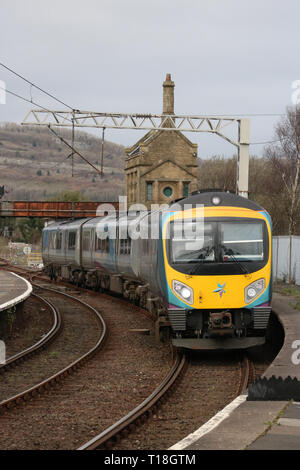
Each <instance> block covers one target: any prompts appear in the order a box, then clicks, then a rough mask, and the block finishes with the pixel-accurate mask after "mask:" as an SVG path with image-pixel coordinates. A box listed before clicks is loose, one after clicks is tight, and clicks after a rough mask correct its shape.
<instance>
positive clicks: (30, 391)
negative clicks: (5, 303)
mask: <svg viewBox="0 0 300 470" xmlns="http://www.w3.org/2000/svg"><path fill="white" fill-rule="evenodd" d="M33 286H34V288H35V289H36V290H37V289H39V290H41V291H42V292H43V298H41V296H39V295H37V294H34V295H37V297H38V298H39V299H40V300H41V301H43V302H45V303H46V304H47V305H48V307H50V308H51V309H52V312H53V315H54V317H55V324H54V325H53V328H52V329H51V331H50V332H49V333H48V335H47V337H46V338H45V339H43V340H41V341H40V342H38V343H37V344H35V345H33V346H31V347H30V348H28V349H27V350H25V351H23V352H21V353H19V354H16V355H15V356H13V357H11V358H9V359H8V361H7V364H5V365H4V366H3V368H2V370H3V371H4V370H5V371H6V373H5V374H4V375H3V376H2V385H4V387H2V393H0V397H1V398H2V401H0V409H2V410H3V409H6V408H11V407H12V406H14V405H15V404H20V403H21V402H24V401H26V400H28V399H29V398H30V397H32V396H34V395H36V394H39V393H41V392H42V391H43V390H47V389H48V388H49V387H50V386H51V385H54V384H56V383H57V382H60V381H61V380H62V379H63V378H64V377H66V376H67V375H69V374H70V373H72V372H73V371H75V370H76V369H77V368H78V367H80V366H81V365H83V364H84V363H85V362H86V361H87V360H89V359H90V358H91V357H92V356H93V355H94V354H95V353H96V352H97V351H98V350H99V349H100V347H101V346H102V345H103V343H104V340H105V338H106V334H107V329H106V324H105V322H104V320H103V318H102V316H101V315H100V313H99V312H98V311H97V310H96V309H95V308H94V307H92V306H90V305H89V304H87V303H86V302H83V301H82V300H79V299H77V298H76V297H74V296H72V295H70V294H66V293H62V292H60V291H58V290H56V289H51V288H49V287H45V286H41V285H38V284H33ZM47 295H48V296H50V297H51V300H49V299H47V298H44V297H45V296H47ZM53 297H55V300H54V301H53ZM58 299H60V301H58ZM70 302H71V303H70ZM75 306H76V307H75ZM76 308H77V310H78V312H77V315H76V314H75V310H76ZM82 311H85V313H88V314H89V316H90V317H91V316H92V317H93V321H92V322H91V321H90V322H89V327H90V326H91V325H93V324H94V320H95V319H96V322H97V326H98V331H99V332H100V334H99V335H98V338H97V341H96V342H94V344H93V346H92V347H89V348H88V349H87V348H86V345H85V344H84V346H83V347H82V348H80V347H78V345H77V347H76V345H75V344H74V343H72V344H69V345H68V339H69V340H70V337H71V336H72V335H71V329H72V328H73V326H75V328H77V329H78V328H80V329H82V327H83V325H82V322H81V320H82V318H83V317H84V315H82ZM66 316H68V317H69V318H68V321H66ZM72 316H73V317H74V318H75V319H77V325H73V322H72ZM79 316H80V318H79ZM70 319H71V321H70ZM78 320H79V321H78ZM67 323H68V324H69V325H68V326H69V327H68V329H67V328H66V324H67ZM62 324H64V333H65V335H64V337H62V336H63V335H60V339H61V341H60V342H61V344H62V345H63V346H66V345H68V347H67V348H66V352H67V357H68V358H67V362H68V361H69V358H70V357H72V359H73V360H71V362H69V363H68V364H67V365H65V366H64V367H62V368H61V369H59V370H57V371H55V373H52V374H49V376H47V377H46V378H43V380H40V381H37V382H36V383H35V384H34V385H31V386H29V387H28V388H26V389H25V390H24V389H22V391H18V393H12V394H11V395H10V396H9V397H8V398H6V399H3V392H4V393H7V392H8V391H10V392H11V390H12V389H18V388H20V387H21V388H22V387H23V382H28V381H26V380H25V378H26V375H28V373H29V372H28V371H30V374H29V375H30V380H29V381H31V382H32V380H34V377H40V376H42V375H45V373H47V372H45V370H44V368H45V369H46V370H47V371H51V370H52V372H53V367H52V364H50V367H49V368H47V367H46V366H48V364H47V363H48V362H51V361H50V358H49V355H46V356H44V358H43V362H42V363H41V365H40V363H39V362H38V361H37V360H36V361H35V362H34V363H31V364H28V367H27V370H28V371H27V372H24V369H26V366H27V362H28V361H26V363H24V362H23V359H24V358H27V359H29V358H32V357H33V356H32V355H33V354H34V353H35V352H37V351H40V350H41V348H44V347H45V345H46V344H48V343H49V341H50V340H53V339H54V338H55V337H57V333H58V331H61V327H62ZM66 330H67V331H66ZM94 336H95V335H94ZM76 337H77V338H78V339H79V338H80V337H81V331H80V332H78V335H77V336H76ZM52 344H53V343H52ZM56 348H57V347H56ZM70 349H74V350H75V351H79V352H80V351H81V350H82V349H85V351H84V353H83V354H82V351H81V354H79V356H78V357H77V358H76V359H74V355H76V352H75V354H71V356H70ZM86 349H87V350H86ZM62 351H63V350H62ZM59 353H60V352H57V351H56V357H57V356H58V355H59ZM62 354H63V352H62ZM53 358H55V354H53V357H52V359H53ZM21 361H22V363H23V367H22V372H21V373H20V374H18V373H17V371H16V368H15V367H13V368H12V366H15V365H16V364H17V363H19V362H21ZM52 362H55V360H54V361H52ZM63 362H66V361H63ZM34 368H36V369H37V372H36V374H34V372H35V369H34ZM55 368H56V369H57V366H56V365H54V369H55ZM33 375H34V377H31V376H33ZM3 388H4V391H3ZM8 393H9V392H8Z"/></svg>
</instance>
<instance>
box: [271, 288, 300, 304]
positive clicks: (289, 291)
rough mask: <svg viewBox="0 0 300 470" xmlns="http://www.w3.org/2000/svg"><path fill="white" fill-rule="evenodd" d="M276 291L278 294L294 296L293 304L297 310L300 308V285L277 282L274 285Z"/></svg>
mask: <svg viewBox="0 0 300 470" xmlns="http://www.w3.org/2000/svg"><path fill="white" fill-rule="evenodd" d="M273 289H274V292H278V294H281V295H286V296H288V297H292V299H291V302H290V303H291V306H292V307H293V308H295V309H296V310H300V286H295V285H290V284H286V283H284V282H278V281H277V282H276V283H274V286H273Z"/></svg>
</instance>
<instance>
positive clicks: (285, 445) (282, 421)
mask: <svg viewBox="0 0 300 470" xmlns="http://www.w3.org/2000/svg"><path fill="white" fill-rule="evenodd" d="M272 309H273V312H274V313H275V315H276V316H277V318H278V319H279V322H280V323H281V325H282V327H283V329H284V343H283V346H282V348H281V350H280V351H279V353H278V355H277V356H276V358H275V360H274V361H273V363H272V364H271V365H270V366H269V367H268V369H267V370H266V371H265V373H264V374H263V376H262V377H261V378H260V379H258V380H257V381H255V382H254V384H252V385H250V387H249V389H248V393H247V394H244V395H240V396H239V397H237V398H236V399H235V400H233V402H231V403H230V404H229V405H227V406H226V407H225V408H224V409H223V410H221V411H220V412H219V413H217V414H216V415H215V416H214V417H213V418H212V419H210V420H209V421H208V422H207V423H205V424H204V425H203V426H201V427H200V428H199V429H198V430H196V431H195V432H193V433H192V434H190V435H189V436H187V437H186V438H184V439H183V440H182V441H180V442H178V443H177V444H175V445H173V446H172V447H171V448H170V449H171V450H186V451H189V450H299V449H300V311H299V310H296V309H295V308H293V306H292V305H291V299H290V298H289V297H286V296H282V295H279V294H274V296H273V301H272Z"/></svg>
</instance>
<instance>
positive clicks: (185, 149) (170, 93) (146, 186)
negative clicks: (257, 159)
mask: <svg viewBox="0 0 300 470" xmlns="http://www.w3.org/2000/svg"><path fill="white" fill-rule="evenodd" d="M174 86H175V85H174V82H172V81H171V76H170V75H169V74H168V75H167V78H166V81H165V82H164V84H163V90H164V92H163V114H167V115H169V114H174ZM197 149H198V146H197V144H193V143H192V142H191V141H190V140H189V139H188V138H187V137H185V136H184V135H183V134H182V133H181V132H180V131H175V130H174V131H150V132H148V133H147V134H146V135H145V136H144V137H142V139H140V140H139V141H138V142H137V143H136V144H135V145H133V146H132V147H129V148H127V149H126V160H125V174H126V189H127V197H128V204H134V203H141V204H144V205H146V206H147V207H150V205H151V204H163V203H169V202H171V201H173V200H175V199H179V198H182V197H184V196H187V195H188V194H190V193H191V192H192V191H195V190H196V189H197V175H198V158H197Z"/></svg>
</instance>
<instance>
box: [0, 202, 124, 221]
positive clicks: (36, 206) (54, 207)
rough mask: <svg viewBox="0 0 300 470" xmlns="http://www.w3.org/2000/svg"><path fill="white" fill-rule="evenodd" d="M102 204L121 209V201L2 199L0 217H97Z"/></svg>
mask: <svg viewBox="0 0 300 470" xmlns="http://www.w3.org/2000/svg"><path fill="white" fill-rule="evenodd" d="M100 204H111V205H112V206H113V207H114V208H115V210H116V211H117V210H118V209H119V202H100V201H82V202H62V201H52V202H48V201H2V202H0V217H44V218H51V219H80V218H83V217H96V212H97V208H98V207H99V205H100Z"/></svg>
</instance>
